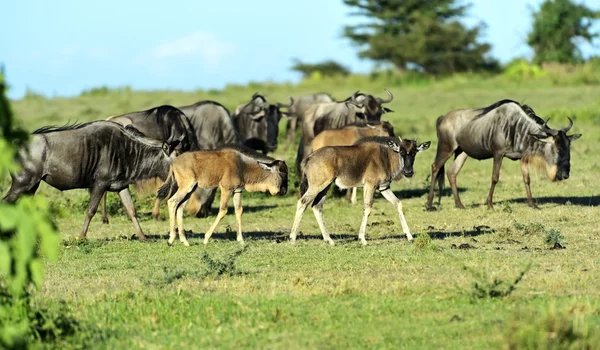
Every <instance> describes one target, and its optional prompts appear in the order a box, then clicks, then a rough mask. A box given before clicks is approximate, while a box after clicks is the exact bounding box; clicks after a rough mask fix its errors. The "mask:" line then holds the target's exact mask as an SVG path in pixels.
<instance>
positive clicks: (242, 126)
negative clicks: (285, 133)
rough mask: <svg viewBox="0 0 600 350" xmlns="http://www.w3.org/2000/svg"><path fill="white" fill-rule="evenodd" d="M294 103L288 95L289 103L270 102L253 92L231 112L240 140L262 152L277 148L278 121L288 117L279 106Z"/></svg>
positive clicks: (286, 106) (287, 106) (282, 106)
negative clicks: (250, 96) (247, 99)
mask: <svg viewBox="0 0 600 350" xmlns="http://www.w3.org/2000/svg"><path fill="white" fill-rule="evenodd" d="M293 104H294V99H293V98H292V97H290V104H288V105H284V104H281V103H276V104H270V103H268V102H267V100H266V99H265V97H264V96H262V95H260V94H258V93H255V94H254V95H252V98H251V99H250V102H248V103H246V104H243V105H240V106H238V107H237V108H236V110H235V112H234V113H233V117H232V118H233V125H234V126H235V129H236V131H237V133H238V135H239V136H240V142H241V143H242V144H243V145H245V146H247V147H250V148H252V149H254V150H257V151H261V152H263V154H267V153H268V152H273V151H275V150H276V149H277V136H278V133H279V121H280V120H281V118H282V116H285V117H288V116H289V115H290V113H289V112H284V111H282V110H281V108H289V107H291V106H292V105H293Z"/></svg>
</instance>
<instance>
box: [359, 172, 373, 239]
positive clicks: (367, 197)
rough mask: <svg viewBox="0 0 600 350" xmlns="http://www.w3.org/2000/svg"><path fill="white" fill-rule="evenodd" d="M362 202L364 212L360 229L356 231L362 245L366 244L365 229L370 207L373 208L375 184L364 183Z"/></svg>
mask: <svg viewBox="0 0 600 350" xmlns="http://www.w3.org/2000/svg"><path fill="white" fill-rule="evenodd" d="M363 196H364V198H363V202H364V212H363V219H362V222H361V224H360V230H359V231H358V239H359V240H360V242H361V243H362V244H363V245H367V240H366V239H365V232H366V231H367V221H368V220H369V215H370V214H371V208H373V197H374V196H375V186H373V185H368V184H365V188H364V192H363Z"/></svg>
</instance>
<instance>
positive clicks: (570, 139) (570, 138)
mask: <svg viewBox="0 0 600 350" xmlns="http://www.w3.org/2000/svg"><path fill="white" fill-rule="evenodd" d="M567 137H568V138H569V141H571V142H573V141H575V140H577V139H578V138H580V137H581V134H574V135H569V136H567Z"/></svg>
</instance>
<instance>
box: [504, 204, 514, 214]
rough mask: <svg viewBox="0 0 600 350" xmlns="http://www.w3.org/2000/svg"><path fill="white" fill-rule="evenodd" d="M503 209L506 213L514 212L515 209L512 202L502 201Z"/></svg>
mask: <svg viewBox="0 0 600 350" xmlns="http://www.w3.org/2000/svg"><path fill="white" fill-rule="evenodd" d="M502 211H503V212H505V213H509V214H510V213H512V212H513V209H512V206H511V205H510V202H504V203H502Z"/></svg>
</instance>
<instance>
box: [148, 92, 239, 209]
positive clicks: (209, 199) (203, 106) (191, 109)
mask: <svg viewBox="0 0 600 350" xmlns="http://www.w3.org/2000/svg"><path fill="white" fill-rule="evenodd" d="M179 109H180V110H181V111H182V112H183V113H185V115H186V116H187V117H188V118H189V119H190V122H191V124H192V127H193V128H194V130H195V131H196V138H197V139H198V146H199V147H198V149H195V150H194V151H196V150H211V149H216V148H218V147H220V146H222V145H225V144H237V143H239V136H238V134H237V131H236V130H235V127H234V125H233V121H232V119H231V114H230V113H229V110H228V109H227V108H226V107H225V106H223V105H222V104H220V103H218V102H215V101H209V100H208V101H199V102H196V103H194V104H192V105H188V106H183V107H179ZM216 192H217V190H216V189H205V188H198V189H196V191H195V192H194V194H192V196H191V197H190V200H189V202H188V205H187V206H186V211H187V213H188V215H191V216H198V217H207V216H208V215H209V213H210V207H211V205H212V203H213V201H214V199H215V194H216ZM153 212H154V213H155V214H159V211H158V207H156V208H155V209H154V211H153Z"/></svg>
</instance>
